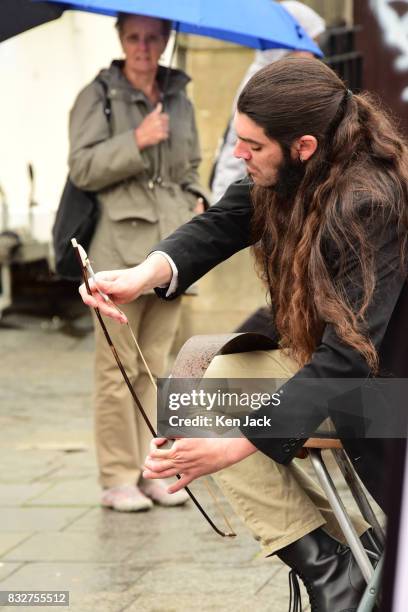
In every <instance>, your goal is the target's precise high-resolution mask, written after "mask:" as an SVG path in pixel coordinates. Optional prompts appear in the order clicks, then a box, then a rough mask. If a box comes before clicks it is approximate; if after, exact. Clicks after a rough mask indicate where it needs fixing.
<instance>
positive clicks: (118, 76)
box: [98, 60, 191, 99]
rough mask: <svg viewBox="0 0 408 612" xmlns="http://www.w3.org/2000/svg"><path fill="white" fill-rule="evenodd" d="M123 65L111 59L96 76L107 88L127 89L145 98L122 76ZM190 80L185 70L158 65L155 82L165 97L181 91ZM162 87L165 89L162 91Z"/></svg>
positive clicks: (120, 61)
mask: <svg viewBox="0 0 408 612" xmlns="http://www.w3.org/2000/svg"><path fill="white" fill-rule="evenodd" d="M123 65H124V61H123V60H113V62H112V64H111V65H110V67H109V68H105V69H103V70H101V72H100V73H99V75H98V78H99V79H101V80H103V81H104V82H105V83H106V84H107V86H108V88H116V89H122V90H127V91H128V92H129V93H131V94H132V95H133V96H134V97H136V99H139V98H140V99H145V96H144V94H143V92H142V91H140V90H139V89H135V88H134V87H133V86H132V85H131V84H130V83H129V81H128V80H127V78H126V77H125V76H124V74H123V71H122V70H123ZM190 80H191V79H190V77H189V76H188V75H187V74H186V73H185V72H183V71H182V70H177V69H175V68H167V67H166V66H159V69H158V71H157V82H158V84H159V87H160V90H161V91H162V92H163V94H164V97H165V98H166V97H168V96H174V95H176V94H178V93H179V92H180V91H183V90H184V89H185V88H186V85H187V83H188V82H189V81H190ZM164 88H165V91H163V89H164Z"/></svg>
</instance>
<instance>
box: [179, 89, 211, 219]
mask: <svg viewBox="0 0 408 612" xmlns="http://www.w3.org/2000/svg"><path fill="white" fill-rule="evenodd" d="M187 102H188V105H189V108H190V122H191V127H190V134H191V138H190V148H189V152H188V166H187V170H186V173H185V175H184V176H183V177H182V178H181V181H180V184H181V186H182V188H183V189H184V190H185V191H188V192H190V193H191V194H193V196H194V199H193V200H192V202H193V208H194V206H195V200H196V199H197V198H198V197H202V198H203V199H204V202H205V203H206V204H207V206H209V204H210V198H211V196H210V193H209V191H208V190H207V189H205V187H203V186H202V185H201V183H200V177H199V173H198V168H199V166H200V163H201V153H200V142H199V138H198V131H197V125H196V121H195V114H194V109H193V105H192V104H191V102H190V101H189V100H188V101H187Z"/></svg>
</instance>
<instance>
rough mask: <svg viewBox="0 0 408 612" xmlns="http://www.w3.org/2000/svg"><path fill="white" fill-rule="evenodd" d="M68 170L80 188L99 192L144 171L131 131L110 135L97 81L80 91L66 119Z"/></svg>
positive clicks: (101, 92) (102, 98) (101, 91)
mask: <svg viewBox="0 0 408 612" xmlns="http://www.w3.org/2000/svg"><path fill="white" fill-rule="evenodd" d="M69 141H70V152H69V160H68V164H69V171H70V177H71V180H72V182H73V183H74V184H75V185H76V186H77V187H79V188H80V189H85V190H88V191H99V190H101V189H104V188H105V187H109V186H110V185H113V184H115V183H118V182H120V181H123V180H125V179H127V178H130V177H133V176H135V175H136V174H139V173H140V172H143V171H144V170H145V164H144V161H143V158H142V155H141V152H140V151H139V149H138V147H137V144H136V139H135V136H134V131H133V130H129V131H126V132H123V133H122V134H117V135H114V136H111V128H110V122H109V120H108V119H107V117H106V115H105V112H104V94H103V90H102V87H101V85H100V84H99V83H97V82H96V81H94V82H92V83H91V84H90V85H88V86H87V87H85V89H83V90H82V92H81V93H80V94H79V96H78V98H77V99H76V101H75V104H74V106H73V108H72V110H71V113H70V120H69Z"/></svg>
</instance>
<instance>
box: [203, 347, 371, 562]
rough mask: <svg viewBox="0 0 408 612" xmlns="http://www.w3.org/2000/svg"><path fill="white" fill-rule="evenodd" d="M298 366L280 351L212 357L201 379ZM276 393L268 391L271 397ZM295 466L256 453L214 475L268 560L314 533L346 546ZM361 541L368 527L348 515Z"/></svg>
mask: <svg viewBox="0 0 408 612" xmlns="http://www.w3.org/2000/svg"><path fill="white" fill-rule="evenodd" d="M297 369H298V367H297V366H296V364H295V363H294V362H293V361H292V360H291V359H289V358H288V357H287V356H285V355H284V354H283V353H282V351H278V350H277V351H252V352H250V353H238V354H234V355H219V356H217V357H215V358H214V359H213V361H212V363H211V364H210V366H209V368H208V369H207V371H206V374H205V378H271V379H285V378H290V377H291V376H293V375H294V374H295V372H296V370H297ZM273 391H275V389H272V390H271V393H273ZM305 461H308V460H294V461H292V463H291V464H290V465H289V466H288V467H286V466H283V465H280V464H278V463H276V462H275V461H273V459H270V458H269V457H267V456H266V455H264V454H263V453H261V452H260V451H257V452H256V453H254V454H253V455H250V456H249V457H247V458H246V459H244V460H243V461H241V462H239V463H237V464H235V465H233V466H231V467H229V468H227V469H225V470H221V471H220V472H217V474H215V475H214V477H215V480H216V482H217V484H218V485H219V486H220V487H221V489H222V490H223V492H224V494H225V496H226V497H227V499H228V500H229V502H230V504H231V506H232V507H233V508H234V510H235V512H236V513H237V514H238V516H239V517H240V518H241V519H242V520H243V522H244V523H245V525H246V526H247V527H248V528H249V529H250V531H251V532H252V534H253V535H254V537H255V539H256V540H258V541H259V542H260V545H261V547H262V550H263V552H264V553H265V554H266V555H270V554H272V553H274V552H276V551H278V550H279V549H281V548H283V547H284V546H287V545H289V544H291V543H292V542H295V541H296V540H298V539H300V538H301V537H303V536H304V535H306V534H307V533H310V532H311V531H313V530H314V529H317V528H318V527H324V528H325V530H327V532H328V533H329V534H330V535H332V536H333V537H334V538H335V539H337V540H339V541H341V542H344V538H343V535H342V532H341V530H340V527H339V525H338V522H337V519H336V518H335V516H334V514H333V512H332V510H331V508H330V505H329V503H328V501H327V499H326V497H325V495H324V493H323V491H322V490H321V489H320V487H319V486H318V485H317V484H316V483H315V482H314V480H313V479H312V478H311V477H310V476H308V474H306V472H305V471H304V469H303V467H301V464H302V463H303V464H304V463H305ZM351 518H352V521H353V523H354V526H355V527H356V530H357V532H358V534H359V535H361V534H362V533H364V531H366V530H367V529H368V527H369V525H368V524H367V523H366V522H365V521H364V520H363V519H362V518H361V517H360V516H359V515H358V514H356V515H351Z"/></svg>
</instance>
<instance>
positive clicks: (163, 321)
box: [94, 294, 181, 488]
mask: <svg viewBox="0 0 408 612" xmlns="http://www.w3.org/2000/svg"><path fill="white" fill-rule="evenodd" d="M180 306H181V301H180V299H176V300H172V301H170V302H163V301H162V300H159V299H158V298H157V296H156V295H154V294H149V295H144V296H141V297H140V298H139V299H137V300H136V301H135V302H132V303H130V304H127V305H125V306H123V307H122V306H121V309H122V310H123V312H125V314H126V316H127V317H128V320H129V323H130V326H131V328H132V330H133V332H134V334H135V336H136V338H137V341H138V344H139V346H140V348H141V351H142V353H143V355H144V358H145V360H146V363H147V365H148V366H149V368H150V370H151V371H152V373H153V376H154V377H155V378H158V377H160V376H163V375H164V374H165V371H166V365H167V358H168V355H169V352H170V349H171V346H172V344H173V340H174V338H175V335H176V332H177V328H178V324H179V318H180ZM104 321H105V324H106V327H107V329H108V331H109V334H110V335H111V337H112V340H113V342H114V344H115V346H116V349H117V351H118V354H119V357H120V359H121V361H122V363H123V365H124V367H125V370H126V373H127V375H128V376H129V379H130V381H131V383H132V385H133V387H134V389H135V391H136V394H137V396H138V398H139V399H140V402H141V404H142V406H143V408H144V410H145V412H146V413H147V415H148V417H149V419H150V420H151V422H152V423H153V426H154V427H155V428H156V392H155V389H154V387H153V385H152V383H151V381H150V379H149V377H148V374H147V373H146V369H145V367H144V365H143V362H142V360H141V358H140V356H139V354H138V351H137V349H136V346H135V344H134V342H133V340H132V337H131V334H130V331H129V329H128V327H127V325H120V324H119V323H117V322H115V321H112V320H111V319H108V318H105V319H104ZM94 326H95V389H94V408H95V442H96V453H97V460H98V464H99V473H100V483H101V485H102V486H103V487H104V488H110V487H114V486H118V485H121V484H128V483H129V484H136V483H137V481H138V479H139V477H140V474H141V467H142V466H143V463H144V460H145V458H146V455H147V453H148V450H149V443H150V440H151V438H152V436H151V433H150V432H149V430H148V428H147V426H146V424H145V422H144V420H143V417H142V415H141V414H140V412H139V410H138V408H137V406H135V403H134V401H133V399H132V396H131V395H130V393H129V390H128V388H127V386H126V384H125V382H124V380H123V378H122V375H121V373H120V371H119V368H118V367H117V365H116V361H115V359H114V357H113V355H112V352H111V349H110V348H109V346H108V343H107V342H106V339H105V336H104V334H103V331H102V329H101V327H100V325H99V322H98V321H97V320H96V317H95V315H94Z"/></svg>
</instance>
